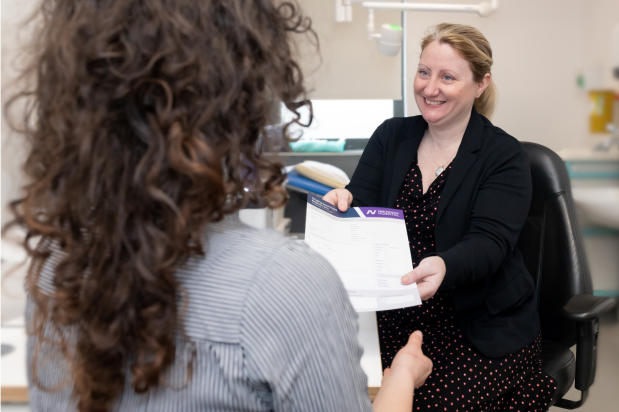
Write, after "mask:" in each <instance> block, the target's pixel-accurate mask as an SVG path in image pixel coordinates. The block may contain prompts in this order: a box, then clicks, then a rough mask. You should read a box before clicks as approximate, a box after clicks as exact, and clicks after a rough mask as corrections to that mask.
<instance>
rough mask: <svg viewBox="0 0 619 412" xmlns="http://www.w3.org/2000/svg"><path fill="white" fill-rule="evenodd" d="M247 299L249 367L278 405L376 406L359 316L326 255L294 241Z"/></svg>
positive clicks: (339, 410)
mask: <svg viewBox="0 0 619 412" xmlns="http://www.w3.org/2000/svg"><path fill="white" fill-rule="evenodd" d="M245 305H246V306H245V310H244V314H243V324H242V325H241V330H242V332H241V333H242V345H243V349H244V353H245V358H246V368H247V373H248V375H249V378H250V380H251V381H252V383H253V385H255V386H260V384H263V385H264V386H268V388H269V391H268V392H269V393H270V399H267V400H266V401H267V402H268V403H271V404H272V408H273V409H274V410H275V411H294V412H296V411H299V412H301V411H312V412H314V411H324V412H330V411H332V412H346V411H355V412H359V411H372V405H371V403H370V400H369V397H368V392H367V377H366V376H365V373H364V372H363V370H362V369H361V366H360V360H361V355H362V349H361V347H360V346H359V342H358V340H357V331H358V325H357V315H356V313H355V312H354V310H353V308H352V306H351V304H350V301H349V299H348V295H347V293H346V291H345V290H344V287H343V285H342V283H341V281H340V279H339V277H338V276H337V274H336V273H335V270H334V269H333V267H332V266H331V265H330V264H329V263H328V262H327V261H326V260H325V259H324V258H322V257H320V256H319V255H317V254H316V253H314V252H312V251H311V250H310V249H309V248H308V247H307V246H305V245H300V244H294V243H293V242H286V243H285V244H284V245H283V246H282V247H281V248H280V249H279V250H278V251H277V252H276V253H275V254H274V255H273V256H272V257H271V258H270V259H268V261H267V262H266V264H264V265H263V267H262V268H261V269H260V272H259V273H258V275H257V276H256V277H255V278H254V284H253V285H252V287H251V292H250V294H249V296H248V299H247V301H246V303H245ZM270 406H271V405H270Z"/></svg>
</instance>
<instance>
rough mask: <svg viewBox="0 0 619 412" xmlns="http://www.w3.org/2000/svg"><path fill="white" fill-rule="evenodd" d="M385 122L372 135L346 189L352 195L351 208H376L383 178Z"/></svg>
mask: <svg viewBox="0 0 619 412" xmlns="http://www.w3.org/2000/svg"><path fill="white" fill-rule="evenodd" d="M385 124H386V121H385V122H383V123H382V124H381V125H380V126H378V128H377V129H376V130H375V131H374V133H373V134H372V137H370V140H369V141H368V144H367V145H366V147H365V149H364V150H363V154H362V155H361V159H360V160H359V164H358V165H357V168H356V169H355V172H354V173H353V175H352V178H351V179H350V183H349V184H348V186H346V189H347V190H348V191H349V192H350V193H352V196H353V201H352V206H355V207H359V206H360V207H367V206H378V205H379V199H380V188H381V180H382V176H383V155H384V149H385V145H384V140H385V138H386V136H385V134H386V132H385V129H386V125H385Z"/></svg>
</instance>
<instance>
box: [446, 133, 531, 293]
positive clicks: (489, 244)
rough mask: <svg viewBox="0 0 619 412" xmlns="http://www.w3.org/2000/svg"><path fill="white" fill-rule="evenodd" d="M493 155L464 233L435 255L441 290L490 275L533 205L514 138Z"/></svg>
mask: <svg viewBox="0 0 619 412" xmlns="http://www.w3.org/2000/svg"><path fill="white" fill-rule="evenodd" d="M495 159H497V160H496V161H495V162H494V164H493V165H492V166H491V167H490V168H489V173H488V174H486V176H487V178H485V180H484V181H483V183H482V184H481V185H480V188H479V191H478V193H477V197H476V199H475V200H474V202H473V206H472V209H471V214H470V221H469V227H468V230H467V232H466V234H465V235H464V237H463V238H462V240H461V241H460V242H458V243H457V244H456V245H455V246H453V247H452V248H450V249H448V250H446V251H444V252H441V253H438V255H439V256H440V257H441V258H443V260H444V261H445V266H446V268H447V271H446V275H445V279H444V280H443V283H442V285H441V287H440V289H439V290H448V289H451V288H454V287H457V286H460V285H464V284H468V283H472V282H476V281H480V280H483V279H485V278H488V277H489V276H491V275H492V274H493V273H495V272H496V271H497V270H498V269H499V267H500V266H501V265H502V264H503V263H504V262H505V260H506V258H507V256H508V254H511V253H512V251H513V250H514V248H515V247H516V243H517V241H518V237H519V235H520V231H521V230H522V227H523V226H524V223H525V221H526V218H527V214H528V211H529V207H530V204H531V196H532V190H533V189H532V183H531V169H530V165H529V159H528V156H527V154H526V152H525V151H524V148H523V147H522V145H521V144H520V143H519V142H517V141H516V140H515V139H514V141H513V144H509V145H505V147H504V148H503V150H501V151H499V152H498V155H497V156H496V157H495Z"/></svg>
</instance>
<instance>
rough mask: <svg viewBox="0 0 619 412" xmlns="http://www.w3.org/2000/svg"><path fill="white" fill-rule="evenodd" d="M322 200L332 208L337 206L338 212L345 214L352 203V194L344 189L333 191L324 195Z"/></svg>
mask: <svg viewBox="0 0 619 412" xmlns="http://www.w3.org/2000/svg"><path fill="white" fill-rule="evenodd" d="M322 200H324V201H325V202H329V203H331V204H332V205H333V206H337V208H338V209H340V212H345V211H347V210H348V208H349V207H350V204H351V203H352V193H350V192H349V191H348V190H346V189H333V190H332V191H330V192H329V193H327V194H326V195H324V196H323V198H322Z"/></svg>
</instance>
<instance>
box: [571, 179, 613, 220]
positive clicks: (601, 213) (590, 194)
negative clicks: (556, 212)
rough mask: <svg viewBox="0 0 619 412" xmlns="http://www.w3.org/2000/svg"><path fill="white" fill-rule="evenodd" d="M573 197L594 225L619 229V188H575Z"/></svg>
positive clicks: (577, 205)
mask: <svg viewBox="0 0 619 412" xmlns="http://www.w3.org/2000/svg"><path fill="white" fill-rule="evenodd" d="M572 196H573V197H574V203H576V207H577V208H578V209H579V210H580V211H581V212H583V213H584V214H585V215H586V216H587V218H588V219H590V220H591V221H592V222H593V223H596V224H598V225H601V226H606V227H610V228H613V229H619V187H575V188H573V189H572Z"/></svg>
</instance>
